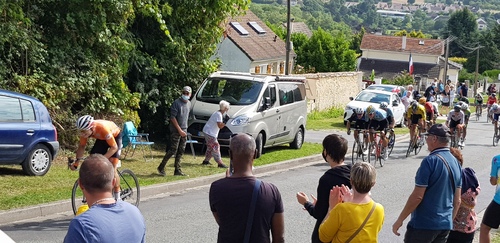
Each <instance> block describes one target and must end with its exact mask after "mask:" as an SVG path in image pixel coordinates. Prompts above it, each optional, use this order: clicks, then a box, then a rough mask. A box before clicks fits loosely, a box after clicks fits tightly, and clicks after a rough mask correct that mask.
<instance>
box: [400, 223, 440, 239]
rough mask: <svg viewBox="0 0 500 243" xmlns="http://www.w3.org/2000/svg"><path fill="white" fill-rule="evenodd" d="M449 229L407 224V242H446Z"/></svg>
mask: <svg viewBox="0 0 500 243" xmlns="http://www.w3.org/2000/svg"><path fill="white" fill-rule="evenodd" d="M449 233H450V231H449V230H424V229H415V228H413V227H411V226H408V225H407V226H406V233H405V237H404V242H405V243H421V242H446V238H447V237H448V234H449Z"/></svg>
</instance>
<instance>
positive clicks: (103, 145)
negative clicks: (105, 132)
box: [90, 133, 122, 161]
mask: <svg viewBox="0 0 500 243" xmlns="http://www.w3.org/2000/svg"><path fill="white" fill-rule="evenodd" d="M115 141H116V146H118V150H117V151H116V152H115V153H114V154H113V155H111V158H118V159H120V154H121V151H122V134H121V133H120V134H118V136H116V137H115ZM109 148H110V147H109V145H108V142H106V140H100V139H96V140H95V143H94V147H92V149H91V150H90V154H102V155H104V154H106V153H107V152H108V149H109ZM117 161H118V160H117Z"/></svg>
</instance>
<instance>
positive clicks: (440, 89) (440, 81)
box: [437, 79, 444, 94]
mask: <svg viewBox="0 0 500 243" xmlns="http://www.w3.org/2000/svg"><path fill="white" fill-rule="evenodd" d="M443 92H444V84H443V81H442V80H441V79H440V80H439V82H438V85H437V93H438V94H441V93H443Z"/></svg>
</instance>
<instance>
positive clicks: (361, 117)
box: [347, 107, 368, 139]
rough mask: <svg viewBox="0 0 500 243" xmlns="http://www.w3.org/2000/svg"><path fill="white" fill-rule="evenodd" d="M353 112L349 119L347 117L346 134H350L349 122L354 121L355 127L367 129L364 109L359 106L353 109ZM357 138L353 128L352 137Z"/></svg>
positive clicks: (356, 132)
mask: <svg viewBox="0 0 500 243" xmlns="http://www.w3.org/2000/svg"><path fill="white" fill-rule="evenodd" d="M353 111H354V112H353V113H352V115H351V117H349V119H347V135H350V134H351V122H354V128H355V129H367V128H368V115H367V114H366V112H365V110H364V109H363V108H361V107H358V108H356V109H353ZM357 138H358V131H357V130H354V139H357Z"/></svg>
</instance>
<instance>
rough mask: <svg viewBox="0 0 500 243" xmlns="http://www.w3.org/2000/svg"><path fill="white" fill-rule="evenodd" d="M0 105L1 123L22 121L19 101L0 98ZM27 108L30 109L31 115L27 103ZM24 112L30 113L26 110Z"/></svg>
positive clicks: (4, 97)
mask: <svg viewBox="0 0 500 243" xmlns="http://www.w3.org/2000/svg"><path fill="white" fill-rule="evenodd" d="M24 102H28V101H24ZM28 103H29V102H28ZM0 104H2V105H0V121H2V122H12V121H23V111H22V110H21V104H20V101H19V99H17V98H11V97H6V96H0ZM29 106H30V109H31V114H32V115H33V114H34V112H33V107H32V106H31V103H29ZM24 112H26V113H30V112H29V111H28V109H27V110H26V111H24Z"/></svg>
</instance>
